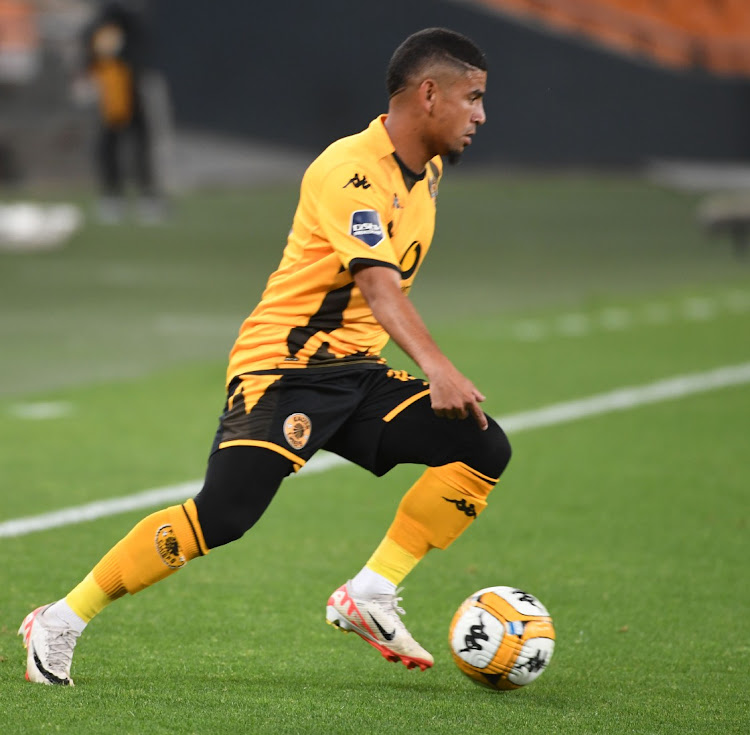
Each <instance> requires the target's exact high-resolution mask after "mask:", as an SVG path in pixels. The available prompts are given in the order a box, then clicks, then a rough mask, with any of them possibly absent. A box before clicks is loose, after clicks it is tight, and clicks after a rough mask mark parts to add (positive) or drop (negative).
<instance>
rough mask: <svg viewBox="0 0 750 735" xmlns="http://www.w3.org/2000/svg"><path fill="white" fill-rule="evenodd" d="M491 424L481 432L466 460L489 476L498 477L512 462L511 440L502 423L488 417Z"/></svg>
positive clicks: (478, 470)
mask: <svg viewBox="0 0 750 735" xmlns="http://www.w3.org/2000/svg"><path fill="white" fill-rule="evenodd" d="M488 420H489V426H488V427H487V430H486V431H482V432H480V436H479V440H478V441H476V442H475V443H474V444H473V446H472V449H471V452H470V453H469V456H467V458H466V459H465V460H464V461H465V462H466V464H468V465H469V466H470V467H472V468H473V469H475V470H476V471H477V472H481V473H482V474H483V475H486V476H487V477H491V478H493V479H498V478H499V477H500V475H502V474H503V472H504V471H505V468H506V467H507V466H508V462H510V457H511V454H512V450H511V446H510V440H509V439H508V437H507V435H506V433H505V432H504V431H503V430H502V429H501V428H500V425H499V424H498V423H497V422H496V421H494V420H493V419H492V418H490V417H488Z"/></svg>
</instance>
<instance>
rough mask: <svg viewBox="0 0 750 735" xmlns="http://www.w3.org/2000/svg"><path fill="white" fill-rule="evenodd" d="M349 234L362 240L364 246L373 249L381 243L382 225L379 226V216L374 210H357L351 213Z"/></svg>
mask: <svg viewBox="0 0 750 735" xmlns="http://www.w3.org/2000/svg"><path fill="white" fill-rule="evenodd" d="M349 234H350V235H351V236H352V237H356V238H357V239H358V240H362V242H363V243H364V244H365V245H369V246H370V247H371V248H374V247H375V246H376V245H380V243H381V242H383V237H384V235H383V225H381V224H380V215H379V214H378V213H377V212H376V211H375V210H374V209H358V210H357V211H356V212H352V219H351V222H350V224H349Z"/></svg>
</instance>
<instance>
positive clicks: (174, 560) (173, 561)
mask: <svg viewBox="0 0 750 735" xmlns="http://www.w3.org/2000/svg"><path fill="white" fill-rule="evenodd" d="M154 543H155V544H156V550H157V551H158V552H159V556H160V557H161V560H162V561H163V562H164V563H165V564H166V565H167V566H168V567H169V568H170V569H179V568H180V567H184V566H185V564H186V563H187V559H185V555H184V554H183V553H182V549H181V548H180V544H179V542H178V541H177V536H176V535H175V532H174V529H173V528H172V525H171V524H169V523H165V524H164V525H163V526H160V527H159V528H158V529H157V531H156V538H155V539H154Z"/></svg>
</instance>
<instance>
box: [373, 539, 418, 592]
mask: <svg viewBox="0 0 750 735" xmlns="http://www.w3.org/2000/svg"><path fill="white" fill-rule="evenodd" d="M418 563H419V559H418V558H417V557H416V556H414V555H413V554H410V553H409V552H408V551H407V550H406V549H405V548H403V546H400V545H399V544H397V543H396V542H395V541H394V540H393V539H392V538H390V537H389V536H386V537H385V538H384V539H383V540H382V541H381V542H380V546H378V548H377V549H375V552H374V553H373V555H372V556H371V557H370V558H369V560H368V561H367V564H365V566H366V567H367V568H368V569H372V571H373V572H377V573H378V574H380V575H381V576H383V577H385V578H386V579H387V580H389V581H391V582H393V584H395V585H397V586H398V585H399V584H400V583H401V581H402V580H403V579H404V577H405V576H406V575H407V574H408V573H409V572H410V571H411V570H412V569H414V567H415V566H417V564H418Z"/></svg>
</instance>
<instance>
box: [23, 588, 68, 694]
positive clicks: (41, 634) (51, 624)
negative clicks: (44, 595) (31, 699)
mask: <svg viewBox="0 0 750 735" xmlns="http://www.w3.org/2000/svg"><path fill="white" fill-rule="evenodd" d="M51 604H52V603H51ZM48 607H50V605H42V607H38V608H37V609H36V610H34V611H33V612H30V613H29V614H28V615H27V616H26V617H25V618H24V620H23V623H21V627H20V628H19V629H18V635H20V636H23V645H24V646H25V647H26V650H27V652H28V653H27V658H26V680H27V681H33V682H35V683H37V684H50V685H57V686H71V687H72V686H73V680H72V679H71V678H70V665H71V663H72V662H73V649H74V648H75V646H76V642H77V641H78V636H79V635H80V634H79V633H78V632H77V631H75V630H73V629H72V628H71V627H69V626H67V625H66V624H65V623H64V622H62V621H60V620H59V619H55V620H50V619H49V618H45V617H44V612H45V610H47V608H48Z"/></svg>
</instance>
